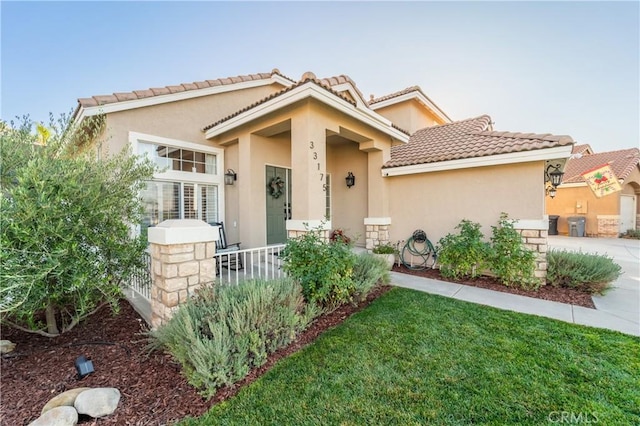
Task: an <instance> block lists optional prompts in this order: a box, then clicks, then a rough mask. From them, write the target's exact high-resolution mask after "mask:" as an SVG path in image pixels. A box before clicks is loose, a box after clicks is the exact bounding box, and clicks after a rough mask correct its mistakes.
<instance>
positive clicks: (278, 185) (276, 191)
mask: <svg viewBox="0 0 640 426" xmlns="http://www.w3.org/2000/svg"><path fill="white" fill-rule="evenodd" d="M267 188H268V189H269V194H270V195H271V196H272V197H273V198H279V197H280V196H281V195H282V192H283V188H284V181H283V180H282V178H281V177H280V176H276V177H274V178H272V179H271V180H270V181H269V185H267Z"/></svg>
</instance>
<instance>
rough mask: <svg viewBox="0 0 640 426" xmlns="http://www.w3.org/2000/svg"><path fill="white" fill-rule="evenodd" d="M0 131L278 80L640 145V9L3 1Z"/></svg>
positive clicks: (520, 127) (603, 142) (617, 144)
mask: <svg viewBox="0 0 640 426" xmlns="http://www.w3.org/2000/svg"><path fill="white" fill-rule="evenodd" d="M0 8H1V9H0V14H1V24H2V25H1V57H0V60H1V64H2V66H1V83H2V84H1V94H0V95H1V104H0V108H1V109H0V117H1V118H2V119H5V120H10V119H12V118H14V117H15V116H16V115H23V114H29V115H30V116H31V117H32V118H33V119H35V120H47V117H48V113H49V112H53V113H54V114H55V115H56V116H57V115H59V114H60V113H63V112H69V111H71V110H72V109H73V108H74V107H75V106H76V100H77V98H80V97H89V96H91V95H100V94H109V93H112V92H123V91H131V90H138V89H146V88H148V87H158V86H166V85H172V84H179V83H183V82H192V81H198V80H205V79H215V78H219V77H228V76H235V75H240V74H251V73H257V72H270V71H271V69H273V68H278V69H279V70H280V71H281V72H282V73H283V74H285V75H287V76H289V77H291V78H294V79H299V78H300V77H301V76H302V74H303V73H304V72H305V71H313V72H314V73H315V74H316V75H317V76H318V77H328V76H333V75H340V74H346V75H348V76H349V77H351V78H352V79H353V80H354V81H355V82H356V84H357V85H358V88H359V89H360V90H361V91H362V92H363V94H364V95H365V96H366V97H367V98H368V97H369V95H370V94H374V95H375V96H382V95H385V94H388V93H391V92H395V91H398V90H401V89H404V88H406V87H408V86H413V85H419V86H420V87H421V88H422V90H423V91H424V92H425V93H426V94H427V95H428V96H429V97H430V98H431V99H432V100H433V101H434V102H435V103H436V104H438V105H439V106H440V107H441V108H442V109H443V110H444V111H445V112H446V113H447V114H448V115H449V116H450V117H452V118H453V119H455V120H458V119H464V118H469V117H475V116H478V115H480V114H485V113H487V114H490V115H491V117H492V119H493V121H494V122H495V128H496V129H497V130H508V131H521V132H538V133H555V134H568V135H570V136H572V137H573V138H574V139H575V140H576V141H577V142H578V143H589V144H591V146H592V147H593V148H594V149H595V150H596V151H597V152H603V151H609V150H615V149H623V148H630V147H637V146H639V135H640V111H639V105H640V88H639V80H640V78H639V75H640V69H639V58H640V46H639V40H640V29H639V16H640V9H639V3H638V2H617V3H616V2H406V3H398V2H393V3H387V2H233V3H232V2H189V3H185V2H181V3H174V2H7V1H2V2H1V3H0Z"/></svg>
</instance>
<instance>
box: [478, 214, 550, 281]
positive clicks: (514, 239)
mask: <svg viewBox="0 0 640 426" xmlns="http://www.w3.org/2000/svg"><path fill="white" fill-rule="evenodd" d="M491 228H492V236H491V258H490V269H491V271H492V272H493V273H495V274H496V275H497V276H498V279H499V280H500V282H502V284H504V285H506V286H510V285H512V284H513V285H516V286H519V287H523V288H527V289H532V288H536V287H538V286H539V285H540V280H539V279H537V278H536V276H535V269H536V254H535V253H534V252H533V251H531V250H528V249H527V248H526V247H525V246H524V243H523V241H522V237H521V235H520V233H518V231H517V230H516V229H515V228H514V227H513V220H509V219H508V217H507V214H506V213H502V214H501V215H500V221H499V223H498V226H492V227H491Z"/></svg>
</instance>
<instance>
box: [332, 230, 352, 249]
mask: <svg viewBox="0 0 640 426" xmlns="http://www.w3.org/2000/svg"><path fill="white" fill-rule="evenodd" d="M329 240H330V241H331V242H332V243H335V242H339V243H343V244H347V245H348V244H351V238H350V237H349V236H348V235H347V234H346V233H345V232H344V230H342V229H340V228H338V229H334V230H333V231H331V234H329Z"/></svg>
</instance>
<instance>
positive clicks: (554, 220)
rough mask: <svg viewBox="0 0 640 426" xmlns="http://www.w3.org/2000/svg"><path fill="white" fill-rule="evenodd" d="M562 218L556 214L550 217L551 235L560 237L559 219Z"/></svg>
mask: <svg viewBox="0 0 640 426" xmlns="http://www.w3.org/2000/svg"><path fill="white" fill-rule="evenodd" d="M559 218H560V216H558V215H555V214H550V215H549V235H558V219H559Z"/></svg>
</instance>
